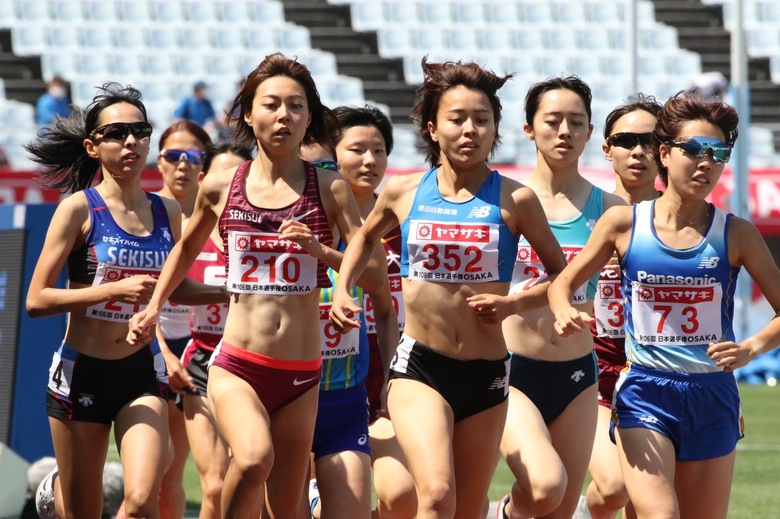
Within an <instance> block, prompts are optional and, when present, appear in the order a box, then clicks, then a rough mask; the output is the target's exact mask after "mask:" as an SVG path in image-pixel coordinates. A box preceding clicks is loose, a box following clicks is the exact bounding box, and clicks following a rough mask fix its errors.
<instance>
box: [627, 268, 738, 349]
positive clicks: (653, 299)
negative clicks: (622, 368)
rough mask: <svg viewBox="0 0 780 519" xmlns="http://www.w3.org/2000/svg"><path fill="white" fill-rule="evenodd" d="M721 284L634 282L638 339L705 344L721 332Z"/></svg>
mask: <svg viewBox="0 0 780 519" xmlns="http://www.w3.org/2000/svg"><path fill="white" fill-rule="evenodd" d="M722 296H723V293H722V288H721V286H720V285H719V284H716V285H706V286H689V285H651V284H643V283H639V282H637V281H634V282H633V283H632V285H631V305H632V312H633V315H632V320H633V325H634V335H635V337H634V338H635V340H636V341H637V342H638V343H640V344H646V345H653V346H663V345H669V344H674V345H689V346H700V345H706V344H709V343H710V342H713V341H718V340H719V338H720V336H721V333H722V327H721V311H720V306H721V298H722Z"/></svg>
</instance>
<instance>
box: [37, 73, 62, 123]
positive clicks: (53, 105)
mask: <svg viewBox="0 0 780 519" xmlns="http://www.w3.org/2000/svg"><path fill="white" fill-rule="evenodd" d="M69 115H70V99H68V83H67V82H66V81H65V80H64V79H63V78H62V77H61V76H54V77H53V78H51V81H49V84H48V89H47V91H46V93H45V94H43V95H42V96H41V97H39V98H38V103H37V105H36V107H35V122H36V123H38V124H40V125H45V124H51V123H53V122H54V117H55V116H59V117H61V118H66V117H68V116H69Z"/></svg>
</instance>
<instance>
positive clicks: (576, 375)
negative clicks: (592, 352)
mask: <svg viewBox="0 0 780 519" xmlns="http://www.w3.org/2000/svg"><path fill="white" fill-rule="evenodd" d="M584 377H585V372H584V371H582V370H581V369H578V370H577V371H575V372H574V373H572V374H571V379H572V380H573V381H575V382H579V381H580V380H582V379H583V378H584Z"/></svg>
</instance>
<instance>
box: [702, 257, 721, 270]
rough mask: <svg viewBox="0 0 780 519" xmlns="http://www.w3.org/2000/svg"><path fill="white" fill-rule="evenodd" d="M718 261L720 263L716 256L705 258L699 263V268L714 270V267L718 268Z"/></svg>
mask: <svg viewBox="0 0 780 519" xmlns="http://www.w3.org/2000/svg"><path fill="white" fill-rule="evenodd" d="M718 261H720V258H719V257H718V256H712V257H707V256H705V257H703V258H702V259H701V261H700V262H699V268H700V269H714V268H715V267H717V266H718Z"/></svg>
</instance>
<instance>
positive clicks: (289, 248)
mask: <svg viewBox="0 0 780 519" xmlns="http://www.w3.org/2000/svg"><path fill="white" fill-rule="evenodd" d="M250 165H251V161H247V162H244V163H243V164H242V165H241V166H239V167H238V169H237V170H236V173H235V175H234V176H233V181H232V182H231V185H230V194H229V197H228V200H227V203H226V205H225V209H224V211H223V212H222V215H221V216H220V220H219V232H220V236H221V237H222V241H223V245H224V248H225V249H224V250H225V255H226V258H227V260H226V261H227V267H228V272H227V285H226V286H227V290H228V292H234V293H242V294H270V295H294V294H305V293H309V292H311V291H312V290H314V289H315V288H318V287H327V286H330V280H329V279H328V275H327V272H326V267H325V265H324V264H323V263H321V262H318V261H317V259H316V258H314V257H313V256H311V255H309V253H308V252H306V250H305V249H304V248H303V247H301V246H300V245H298V244H297V243H295V242H292V241H289V240H284V239H282V238H281V236H280V234H279V226H280V225H281V223H282V222H283V221H284V220H298V221H300V222H303V223H304V224H306V225H307V226H308V227H309V229H310V230H311V232H312V234H313V235H314V236H315V237H316V238H317V239H318V240H319V242H320V243H322V244H324V245H326V246H328V247H329V246H331V244H332V243H333V235H332V234H331V231H330V228H329V227H328V221H327V217H326V216H325V211H324V209H323V208H322V202H321V201H320V194H319V183H318V180H317V174H316V171H315V169H314V168H313V167H311V165H310V164H309V163H306V184H305V186H304V189H303V193H302V195H301V196H300V197H299V198H298V200H296V201H295V202H293V203H292V204H290V205H288V206H287V207H282V208H279V209H264V208H260V207H255V206H253V205H252V204H250V203H249V201H248V200H247V198H246V191H245V189H244V185H245V179H246V175H247V174H248V172H249V166H250Z"/></svg>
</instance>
